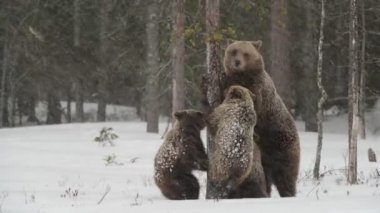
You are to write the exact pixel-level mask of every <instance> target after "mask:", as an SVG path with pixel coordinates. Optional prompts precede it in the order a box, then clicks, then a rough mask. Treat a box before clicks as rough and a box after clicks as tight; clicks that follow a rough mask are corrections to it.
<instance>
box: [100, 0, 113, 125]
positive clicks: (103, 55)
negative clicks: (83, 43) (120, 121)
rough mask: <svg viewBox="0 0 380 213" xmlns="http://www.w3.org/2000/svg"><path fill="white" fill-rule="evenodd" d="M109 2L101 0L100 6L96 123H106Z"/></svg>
mask: <svg viewBox="0 0 380 213" xmlns="http://www.w3.org/2000/svg"><path fill="white" fill-rule="evenodd" d="M110 4H111V1H109V0H102V1H101V5H100V50H99V57H100V60H99V61H100V64H101V65H100V68H99V70H98V72H99V73H98V85H97V91H98V113H97V121H106V108H107V96H108V91H107V82H108V66H107V61H108V60H107V58H108V57H107V53H108V42H107V26H108V24H109V17H108V16H109V14H108V13H109V11H110V8H111V5H110Z"/></svg>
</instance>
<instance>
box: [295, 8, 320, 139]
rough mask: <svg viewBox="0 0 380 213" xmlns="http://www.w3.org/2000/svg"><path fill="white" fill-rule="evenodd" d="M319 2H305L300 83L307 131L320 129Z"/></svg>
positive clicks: (302, 109)
mask: <svg viewBox="0 0 380 213" xmlns="http://www.w3.org/2000/svg"><path fill="white" fill-rule="evenodd" d="M315 5H317V2H314V1H307V2H304V9H305V30H304V31H303V32H301V36H302V37H301V38H300V39H301V42H302V55H303V57H302V68H301V69H302V72H303V73H302V74H303V75H302V77H301V80H300V82H298V84H299V85H300V88H299V89H300V91H301V92H300V94H301V97H300V99H301V101H300V102H301V103H300V105H301V115H302V118H303V120H304V121H305V131H312V132H317V131H318V124H317V113H318V109H317V108H318V87H317V83H316V82H317V78H316V74H315V67H316V61H317V51H315V49H316V48H315V47H316V45H315V43H316V42H314V31H315V28H316V26H315V24H314V23H315V18H316V17H315V15H313V9H314V8H315Z"/></svg>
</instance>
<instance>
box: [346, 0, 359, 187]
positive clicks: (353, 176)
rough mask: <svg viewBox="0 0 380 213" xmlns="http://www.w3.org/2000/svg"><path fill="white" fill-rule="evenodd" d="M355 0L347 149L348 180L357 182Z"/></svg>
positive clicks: (352, 1)
mask: <svg viewBox="0 0 380 213" xmlns="http://www.w3.org/2000/svg"><path fill="white" fill-rule="evenodd" d="M357 2H358V1H357V0H350V18H349V74H350V85H349V91H348V93H349V106H350V113H349V118H350V120H351V122H349V123H350V126H349V149H348V182H349V183H350V184H356V183H357V136H358V131H359V64H358V61H359V60H358V56H359V54H358V53H359V43H358V42H359V36H358V9H357Z"/></svg>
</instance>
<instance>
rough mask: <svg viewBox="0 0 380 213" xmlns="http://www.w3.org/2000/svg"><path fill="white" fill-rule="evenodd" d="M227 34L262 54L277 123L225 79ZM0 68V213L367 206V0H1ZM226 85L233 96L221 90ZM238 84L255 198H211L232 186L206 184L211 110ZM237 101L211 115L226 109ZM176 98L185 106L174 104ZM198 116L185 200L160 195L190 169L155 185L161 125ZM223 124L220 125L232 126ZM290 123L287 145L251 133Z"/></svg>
mask: <svg viewBox="0 0 380 213" xmlns="http://www.w3.org/2000/svg"><path fill="white" fill-rule="evenodd" d="M239 41H249V42H246V43H249V48H251V49H252V48H253V51H254V54H253V55H255V54H258V55H260V57H262V61H263V65H262V67H260V69H263V70H265V71H266V72H267V73H268V78H269V79H271V80H273V88H275V91H276V92H277V94H278V99H279V100H282V102H283V104H284V105H281V104H280V106H283V109H282V110H285V111H286V113H285V112H283V111H281V110H279V111H281V112H282V114H286V115H289V118H286V119H285V120H286V127H284V125H285V123H284V122H282V120H281V118H283V117H280V116H278V115H277V114H276V116H277V117H276V118H275V119H274V120H275V121H271V120H270V119H272V115H270V116H266V115H265V116H264V112H267V111H270V110H269V109H271V110H272V111H273V109H277V108H280V107H279V106H278V105H276V103H277V102H269V104H268V105H265V104H263V106H264V107H262V108H260V107H259V108H258V107H257V103H266V102H265V101H267V100H268V99H269V98H268V94H270V93H265V92H262V91H263V90H262V89H260V90H255V89H256V87H255V86H252V87H250V86H251V85H246V84H243V83H242V84H239V83H236V82H238V81H237V80H236V78H232V77H231V78H229V77H228V73H227V70H228V69H230V68H228V66H229V65H228V64H226V63H229V62H228V60H226V58H227V57H230V56H229V54H230V52H228V48H232V46H233V45H234V44H235V45H238V44H240V43H239ZM244 48H245V47H244ZM244 48H240V49H238V50H237V51H238V52H237V53H236V49H235V50H234V51H235V52H233V53H232V54H233V57H235V54H237V56H236V57H235V58H237V59H236V60H235V61H234V62H233V63H234V65H233V66H246V65H245V63H244V61H243V62H242V64H241V65H239V64H240V61H239V63H237V61H238V57H239V50H241V51H243V53H242V56H241V57H242V58H241V59H242V60H247V61H248V59H247V58H248V54H250V55H249V57H251V56H252V52H249V53H246V52H244V51H246V49H244ZM251 49H250V50H251ZM255 57H256V55H255ZM231 63H232V62H231ZM252 63H253V62H252ZM255 63H256V61H255ZM247 64H249V63H247ZM0 65H1V66H0V156H2V158H1V160H0V213H3V212H4V213H5V212H49V213H51V212H105V211H107V212H125V211H127V212H152V211H156V212H157V211H159V212H177V211H181V212H194V211H196V212H208V213H210V212H218V213H221V212H231V211H240V212H241V211H244V210H249V211H262V212H278V211H284V212H292V213H293V212H305V211H307V212H318V213H319V212H336V211H341V212H379V211H380V206H379V205H378V203H379V201H380V187H379V185H380V163H379V162H377V159H376V157H378V156H379V155H380V2H379V1H378V0H339V1H338V0H335V1H327V0H318V1H307V0H270V1H267V0H193V1H190V0H130V1H124V0H1V1H0ZM247 66H248V65H247ZM236 70H239V68H236ZM236 72H237V71H236ZM226 73H227V74H226ZM237 75H240V74H239V73H238V74H237ZM231 79H232V80H231ZM240 79H244V82H245V81H249V80H250V79H251V78H250V77H247V78H246V77H245V75H244V76H243V77H240ZM229 80H231V82H232V83H231V82H229ZM252 81H254V82H255V83H256V81H255V80H252ZM226 82H227V83H226ZM235 84H239V85H240V86H242V87H247V88H248V92H247V91H246V90H243V92H242V94H243V95H241V94H240V93H239V94H238V95H236V92H235V93H233V92H231V91H232V89H231V87H229V88H228V86H227V85H229V86H231V85H235ZM249 90H250V91H249ZM239 91H240V92H241V90H239ZM257 91H258V92H259V93H260V94H257V93H256V92H257ZM271 91H272V90H271ZM244 92H245V93H244ZM261 92H262V93H261ZM230 93H231V94H232V95H231V96H230ZM252 93H253V94H252ZM244 94H249V95H248V96H249V97H248V99H249V101H247V99H245V102H244V103H250V104H251V105H250V106H251V108H252V107H253V108H254V109H252V110H253V113H254V116H253V119H257V121H255V122H253V123H255V125H256V126H252V125H251V126H250V127H249V128H251V130H253V132H251V133H250V134H252V135H248V136H249V137H248V138H250V139H247V140H248V141H249V140H252V139H253V141H251V142H250V143H251V145H252V144H254V145H252V146H253V147H255V148H252V147H250V148H249V149H250V152H252V150H251V149H253V150H254V151H253V155H255V154H254V153H255V152H256V149H258V150H260V151H259V152H260V154H259V155H260V156H261V157H260V156H259V159H260V160H257V159H256V160H255V157H253V159H251V160H250V162H251V161H252V162H256V163H258V165H260V168H261V165H263V168H262V169H261V170H262V172H263V174H264V181H265V182H266V184H261V185H260V184H259V185H260V186H261V187H264V188H265V187H267V188H266V189H265V190H266V192H265V193H264V196H256V195H255V196H253V197H255V198H252V196H251V195H247V194H244V193H245V191H244V190H245V188H247V186H245V188H244V187H242V188H237V189H236V190H235V191H234V190H232V189H231V192H228V193H230V195H231V196H227V197H228V198H243V199H223V198H227V197H223V196H222V194H223V193H222V192H221V191H223V190H224V189H228V190H229V189H230V187H231V185H230V184H231V183H232V182H233V183H234V184H236V183H235V182H234V181H230V182H228V184H226V186H225V187H224V188H223V187H222V189H219V188H218V187H219V185H214V184H213V182H212V180H213V176H216V177H217V178H219V179H221V178H222V177H221V175H217V171H216V170H215V171H214V170H213V163H215V161H216V160H215V159H217V158H216V157H214V156H216V155H217V156H218V157H219V154H215V153H217V152H218V146H217V145H215V144H216V143H218V137H217V136H215V134H219V132H220V131H221V130H220V131H213V126H212V127H211V124H210V122H213V121H214V120H212V119H211V118H210V117H212V116H214V115H215V116H216V114H217V113H218V110H217V109H218V107H219V108H220V106H222V105H223V104H224V103H226V102H227V99H228V98H229V97H233V98H235V99H236V97H235V96H238V99H239V98H242V97H243V96H244V97H246V96H247V95H244ZM276 100H277V99H276ZM233 103H235V102H233ZM236 106H237V105H233V107H232V109H231V110H230V111H227V112H226V113H221V114H222V116H224V117H228V113H229V112H232V111H233V110H235V111H233V113H232V114H237V113H239V111H238V110H236V109H237V107H236ZM238 106H239V107H240V106H241V105H238ZM244 106H245V105H244ZM223 107H224V105H223ZM263 108H265V109H263ZM186 109H193V110H194V111H191V112H187V115H183V113H182V114H181V113H176V112H183V110H186ZM244 109H245V108H244ZM195 110H196V111H195ZM196 112H202V113H200V114H202V115H200V114H197V113H196ZM192 113H193V114H194V115H193V114H192ZM245 113H246V111H245ZM195 114H196V115H195ZM198 115H199V116H204V117H203V118H202V119H203V120H202V121H204V122H205V123H202V124H198V123H197V125H195V126H197V129H196V131H197V137H196V138H197V140H198V139H199V141H200V146H201V147H202V145H203V146H204V147H205V149H204V150H201V152H202V153H204V155H205V158H206V159H205V161H204V162H207V163H206V164H208V166H204V165H203V164H202V163H199V164H200V165H198V166H197V167H196V168H193V169H192V170H191V171H190V173H189V174H186V175H190V176H191V178H193V179H195V183H194V184H195V185H197V187H196V188H197V190H198V191H197V190H196V191H197V192H196V194H197V196H196V198H197V199H196V200H188V199H190V197H189V196H184V192H183V193H180V196H184V197H181V198H179V199H180V200H186V201H180V202H174V201H172V200H171V199H172V198H170V196H168V195H167V194H165V192H164V191H165V190H169V191H170V190H174V188H175V187H179V188H180V187H182V186H183V187H184V186H186V184H187V183H186V181H185V180H187V179H186V178H189V176H185V177H182V176H181V177H179V178H178V181H179V183H176V184H173V186H170V187H168V189H165V190H164V189H163V188H162V187H163V186H161V185H160V183H159V181H158V180H157V179H156V178H157V172H159V171H157V165H159V164H160V163H161V164H162V165H164V164H163V163H162V162H170V159H172V158H173V159H174V158H175V159H176V158H177V156H174V157H173V154H170V155H171V156H169V157H168V158H166V157H167V156H166V155H165V154H162V156H163V157H162V159H160V154H161V152H162V150H164V148H163V147H164V145H165V143H166V142H167V140H169V139H170V137H171V134H172V132H173V129H174V130H175V129H176V128H177V127H178V129H180V130H181V131H182V132H181V133H183V132H186V131H185V130H183V128H184V127H183V126H178V125H179V123H181V121H180V120H181V119H185V118H184V116H198ZM244 115H246V114H244ZM217 116H218V119H219V117H220V115H217ZM224 117H223V118H224ZM246 117H248V116H246ZM273 117H275V116H273ZM277 118H279V119H277ZM186 119H187V118H186ZM191 119H192V118H191ZM245 119H248V118H244V119H240V120H239V122H240V121H242V120H245ZM289 119H290V120H291V122H290V124H289V123H288V120H289ZM210 120H212V121H210ZM224 121H226V120H223V122H224ZM186 122H189V121H188V120H186ZM223 122H220V123H223ZM263 122H265V123H266V124H267V126H265V127H263V126H264V125H262V123H263ZM273 122H275V123H273ZM276 122H277V123H279V124H278V125H277V123H276ZM225 123H226V125H227V126H226V127H224V128H226V129H227V130H226V132H233V130H234V129H233V128H235V127H233V125H235V123H233V122H231V123H229V122H225ZM223 124H224V123H223ZM236 125H237V126H238V127H237V128H238V130H237V131H238V132H243V130H241V128H243V127H242V126H243V125H240V124H236ZM292 125H294V131H293V133H294V134H296V135H297V136H294V137H295V138H297V139H293V140H295V141H297V143H295V142H294V143H295V144H296V145H294V144H293V145H294V146H295V147H296V148H294V149H296V150H297V151H298V152H299V153H298V154H297V155H296V154H294V151H293V148H288V147H289V146H290V145H289V144H285V145H282V146H281V148H278V147H274V148H273V147H270V148H268V147H267V148H263V147H266V145H262V144H260V142H257V141H260V140H261V141H265V140H268V141H271V140H272V139H271V138H277V136H278V137H279V138H281V140H286V139H284V138H286V137H285V136H283V135H280V133H279V132H281V131H280V130H279V129H281V128H286V129H287V130H288V129H291V128H290V127H289V126H292ZM200 126H202V128H198V127H200ZM179 127H180V128H179ZM192 127H193V126H192ZM192 127H191V128H192ZM219 127H220V125H219V126H218V128H219ZM262 129H264V130H262ZM268 129H269V130H270V131H269V130H268ZM218 130H219V129H218ZM189 131H190V130H188V131H187V132H189ZM191 131H193V129H191ZM260 131H262V132H260ZM247 132H250V131H247ZM183 134H185V133H183ZM241 134H242V133H241ZM276 134H277V135H276ZM268 135H269V136H268ZM240 136H241V135H240ZM240 136H239V138H238V140H241V141H244V140H245V139H241V137H240ZM280 136H281V137H280ZM173 137H174V136H173ZM266 137H268V138H269V139H266ZM294 137H293V138H294ZM298 137H299V141H298ZM184 138H186V137H184ZM182 141H185V139H181V142H182ZM232 141H235V142H236V140H232ZM298 142H299V144H298ZM192 145H194V144H190V146H192ZM235 145H236V144H234V147H235ZM194 146H195V145H194ZM196 146H198V148H199V144H197V145H196ZM239 146H240V143H239ZM242 146H243V145H242ZM184 147H188V146H187V145H184ZM168 149H169V148H168ZM246 149H247V148H246ZM286 149H292V152H291V154H292V157H293V155H294V156H295V155H296V157H295V158H297V159H298V161H297V163H296V164H297V166H295V167H297V169H295V171H297V172H296V175H295V177H294V178H295V179H294V184H295V185H296V186H295V188H294V190H295V191H294V193H290V194H288V193H287V192H288V191H287V190H285V191H283V189H281V188H282V187H281V186H283V185H281V184H282V182H283V181H284V180H285V179H286V181H288V179H287V176H286V177H285V176H282V175H283V174H282V173H281V172H277V170H276V169H274V168H273V167H272V166H273V165H274V166H276V168H277V166H279V167H281V168H286V169H284V170H287V171H285V173H286V172H288V170H289V168H290V167H291V166H289V165H290V164H291V162H290V161H291V160H289V159H290V158H289V157H284V156H288V155H287V154H284V153H285V151H284V150H286ZM185 151H186V150H185ZM185 151H183V153H185ZM195 151H199V149H198V150H195ZM195 151H191V152H190V153H191V154H190V155H193V156H196V157H198V158H199V155H198V153H197V154H195ZM181 152H182V151H181ZM268 152H269V153H270V154H268ZM202 153H201V154H202ZM239 154H241V153H240V152H239ZM289 155H290V154H289ZM376 155H377V156H376ZM226 156H227V155H225V157H226ZM255 156H256V155H255ZM268 156H269V158H271V159H277V160H278V159H281V160H280V163H278V161H276V160H268V161H266V158H267V157H268ZM207 157H208V159H207ZM190 158H191V159H193V158H195V157H192V156H191V157H190ZM218 159H219V158H218ZM158 161H159V163H157V162H158ZM259 161H260V162H259ZM261 161H263V162H261ZM204 162H203V163H204ZM273 162H277V163H273ZM289 162H290V163H289ZM191 163H192V164H195V163H194V162H191ZM196 163H198V162H196ZM215 164H216V163H215ZM252 164H253V163H252ZM272 164H273V165H272ZM278 164H280V165H278ZM288 164H289V165H288ZM268 165H269V166H268ZM284 165H285V166H284ZM219 166H220V164H219V163H218V164H217V168H219ZM267 167H270V169H268V168H267ZM292 168H293V167H292ZM255 169H257V168H256V167H255ZM182 170H184V169H182ZM222 170H227V169H222ZM249 170H250V169H249ZM234 171H236V170H234ZM253 171H254V169H252V171H251V170H250V172H251V173H249V175H248V173H247V175H246V176H248V177H249V178H251V177H252V176H255V175H256V174H257V173H258V172H257V170H255V171H256V173H255V174H253V173H254V172H253ZM279 171H280V170H279ZM281 171H282V170H281ZM170 172H172V171H171V170H170ZM269 173H270V174H271V175H272V176H271V175H269V176H268V174H269ZM223 174H224V173H223ZM234 174H235V176H236V175H237V172H236V173H234ZM256 176H257V175H256ZM245 180H246V179H245ZM237 182H238V181H237ZM244 183H246V182H244V181H243V182H242V183H240V184H242V185H244ZM271 183H272V184H273V185H271ZM194 184H193V186H194ZM268 184H269V189H268ZM285 184H288V182H286V183H285ZM234 186H235V185H234ZM234 186H233V187H234ZM165 187H166V186H165ZM285 188H286V187H285ZM238 189H239V190H240V191H238ZM218 190H219V191H218ZM216 191H218V193H220V194H218V193H216ZM243 191H244V192H243ZM268 191H269V192H268ZM214 192H215V193H216V194H218V196H212V195H210V194H212V193H214ZM267 192H268V193H267ZM191 193H193V192H191ZM232 194H233V195H232ZM219 195H220V196H219ZM256 197H260V199H258V198H256ZM284 197H292V198H284ZM177 198H178V197H177ZM338 203H339V204H338Z"/></svg>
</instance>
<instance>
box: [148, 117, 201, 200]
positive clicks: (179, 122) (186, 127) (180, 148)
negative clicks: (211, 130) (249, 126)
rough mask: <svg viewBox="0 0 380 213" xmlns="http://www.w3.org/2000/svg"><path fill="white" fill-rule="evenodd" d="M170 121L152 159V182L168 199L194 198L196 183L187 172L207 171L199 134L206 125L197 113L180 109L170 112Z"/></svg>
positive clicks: (196, 197) (196, 195)
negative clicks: (170, 125) (171, 124)
mask: <svg viewBox="0 0 380 213" xmlns="http://www.w3.org/2000/svg"><path fill="white" fill-rule="evenodd" d="M173 118H174V120H175V122H174V126H173V128H172V129H171V130H170V131H169V132H168V133H167V134H166V137H165V140H164V142H163V144H162V145H161V147H160V148H159V150H158V153H157V154H156V157H155V159H154V180H155V183H156V185H157V186H158V187H159V188H160V190H161V192H162V194H163V195H164V196H165V197H166V198H168V199H171V200H184V199H198V197H199V188H200V187H199V183H198V180H197V179H196V177H195V176H194V175H193V174H192V173H191V172H192V171H193V170H202V171H206V170H207V168H208V158H207V154H206V151H205V148H204V146H203V143H202V140H201V135H200V131H201V130H202V129H203V128H204V127H205V126H206V122H205V116H204V114H203V113H202V112H200V111H196V110H183V111H177V112H175V113H173Z"/></svg>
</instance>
